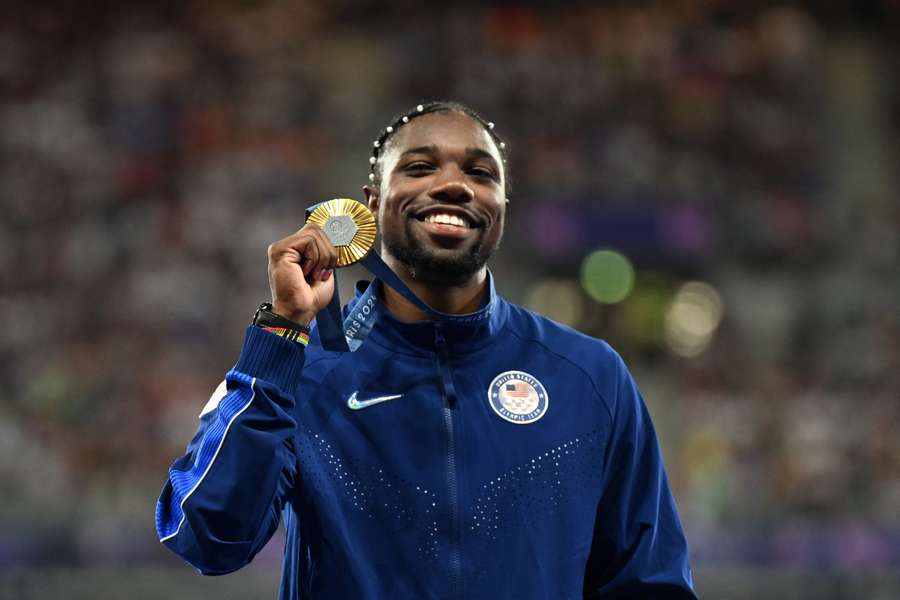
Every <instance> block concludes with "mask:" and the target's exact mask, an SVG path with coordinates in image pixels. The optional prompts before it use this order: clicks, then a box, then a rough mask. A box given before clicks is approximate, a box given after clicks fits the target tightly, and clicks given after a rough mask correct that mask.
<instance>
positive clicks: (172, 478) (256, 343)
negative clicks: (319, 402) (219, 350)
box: [156, 327, 305, 575]
mask: <svg viewBox="0 0 900 600" xmlns="http://www.w3.org/2000/svg"><path fill="white" fill-rule="evenodd" d="M304 352H305V350H304V348H303V347H302V346H300V345H299V344H297V343H296V342H292V341H289V340H285V339H283V338H280V337H278V336H276V335H273V334H271V333H268V332H266V331H263V330H262V329H260V328H258V327H249V328H248V329H247V333H246V336H245V338H244V347H243V350H242V351H241V356H240V359H239V360H238V362H237V364H236V365H235V366H234V368H233V369H232V370H231V371H229V372H228V373H227V374H226V376H225V381H224V382H223V385H220V386H219V389H217V390H216V393H214V394H213V397H212V398H210V402H209V403H208V404H207V406H206V407H205V408H204V410H203V413H202V414H201V417H200V427H199V429H198V431H197V434H196V435H195V436H194V438H193V440H191V442H190V444H189V445H188V448H187V452H186V453H185V454H184V456H182V457H181V458H179V459H178V460H176V461H175V462H174V463H173V464H172V466H171V468H170V469H169V479H168V481H167V482H166V484H165V487H164V488H163V491H162V494H161V495H160V497H159V500H158V502H157V504H156V530H157V534H158V535H159V539H160V541H161V542H162V543H163V544H164V545H165V546H166V547H168V548H169V549H170V550H172V551H173V552H175V553H176V554H178V555H179V556H181V557H182V558H183V559H184V560H186V561H187V562H189V563H190V564H191V565H193V566H194V567H196V568H197V569H199V570H200V572H201V573H203V574H206V575H215V574H222V573H228V572H230V571H234V570H236V569H239V568H240V567H242V566H244V565H245V564H247V563H248V562H250V560H251V559H252V558H253V556H255V555H256V553H257V552H258V551H259V550H260V549H261V548H262V547H263V546H264V545H265V544H266V542H267V541H268V540H269V538H270V537H271V536H272V534H273V533H274V532H275V529H276V528H277V527H278V522H279V517H280V514H281V509H282V507H283V506H284V503H285V498H286V496H287V493H288V490H289V489H290V488H291V487H292V486H293V483H294V477H295V476H296V458H295V454H294V448H293V434H294V429H295V426H296V423H295V422H294V420H293V418H292V417H291V412H292V409H293V408H294V397H293V392H294V390H295V388H296V386H297V383H298V381H299V379H300V374H301V372H302V369H303V361H304Z"/></svg>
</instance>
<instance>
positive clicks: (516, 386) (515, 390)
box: [504, 383, 531, 398]
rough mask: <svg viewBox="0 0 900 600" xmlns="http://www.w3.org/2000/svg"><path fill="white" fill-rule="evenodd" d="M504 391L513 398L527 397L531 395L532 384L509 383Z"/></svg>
mask: <svg viewBox="0 0 900 600" xmlns="http://www.w3.org/2000/svg"><path fill="white" fill-rule="evenodd" d="M504 392H506V395H507V396H512V397H513V398H527V397H528V396H530V395H531V386H530V385H528V384H527V383H507V384H506V387H505V389H504Z"/></svg>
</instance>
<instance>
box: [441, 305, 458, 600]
mask: <svg viewBox="0 0 900 600" xmlns="http://www.w3.org/2000/svg"><path fill="white" fill-rule="evenodd" d="M434 345H435V349H436V350H437V352H436V354H437V361H438V370H439V371H440V374H441V384H442V385H441V387H442V390H443V394H442V395H443V412H444V431H445V433H446V434H447V494H448V496H449V502H450V569H451V590H452V595H453V596H454V597H459V598H461V597H462V589H461V588H462V586H461V584H462V559H461V556H460V545H461V540H460V537H461V535H460V534H461V532H460V516H459V487H458V485H457V480H456V441H455V440H454V437H453V407H454V405H455V404H456V387H455V386H454V385H453V378H452V373H451V371H450V356H449V354H448V352H447V341H446V339H444V332H443V331H442V329H441V324H440V323H435V324H434Z"/></svg>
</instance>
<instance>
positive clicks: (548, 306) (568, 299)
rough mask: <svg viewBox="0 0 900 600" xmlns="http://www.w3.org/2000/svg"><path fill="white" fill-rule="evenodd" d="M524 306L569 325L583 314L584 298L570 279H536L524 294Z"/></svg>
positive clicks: (578, 321)
mask: <svg viewBox="0 0 900 600" xmlns="http://www.w3.org/2000/svg"><path fill="white" fill-rule="evenodd" d="M525 306H527V307H528V308H530V309H531V310H534V311H537V312H539V313H541V314H543V315H546V316H548V317H550V318H551V319H553V320H554V321H558V322H560V323H563V324H565V325H569V326H570V327H576V326H577V325H578V323H580V322H581V319H582V317H583V316H584V299H583V297H582V295H581V290H580V289H579V288H578V283H577V282H576V281H574V280H572V279H556V278H550V277H545V278H543V279H538V280H537V281H536V282H535V283H534V285H533V286H532V287H531V288H530V289H529V290H528V292H527V293H526V295H525Z"/></svg>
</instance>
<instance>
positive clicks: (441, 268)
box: [383, 221, 492, 287]
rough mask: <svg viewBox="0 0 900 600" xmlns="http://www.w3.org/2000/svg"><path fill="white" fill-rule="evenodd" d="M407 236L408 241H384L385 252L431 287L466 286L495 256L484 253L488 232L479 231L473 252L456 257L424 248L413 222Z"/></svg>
mask: <svg viewBox="0 0 900 600" xmlns="http://www.w3.org/2000/svg"><path fill="white" fill-rule="evenodd" d="M405 233H406V235H405V236H404V237H405V238H406V239H405V240H397V239H384V240H383V241H384V246H385V249H386V250H387V251H388V252H389V253H390V254H391V256H393V257H394V258H396V259H397V260H398V261H400V262H401V263H403V264H404V265H406V266H407V267H408V268H409V270H410V273H411V274H412V275H413V277H415V279H416V280H418V281H421V282H423V283H426V284H428V285H435V286H442V287H451V286H458V285H463V284H464V283H466V282H468V281H469V280H470V279H471V278H472V276H474V275H475V274H476V273H477V272H478V271H480V270H481V269H482V267H484V265H485V263H486V262H487V260H488V258H490V255H491V254H492V251H491V252H485V251H484V230H480V231H479V235H478V239H477V240H476V241H475V244H474V245H473V246H472V247H471V248H470V249H468V250H466V251H461V252H454V253H451V252H449V251H448V252H447V253H446V254H444V255H443V256H442V255H441V254H439V253H437V252H434V251H432V250H430V249H428V248H426V247H424V246H423V245H422V244H421V243H420V242H419V240H417V239H416V237H415V235H414V234H413V231H412V224H411V222H409V221H407V223H406V231H405ZM404 242H405V243H404Z"/></svg>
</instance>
